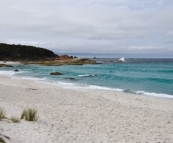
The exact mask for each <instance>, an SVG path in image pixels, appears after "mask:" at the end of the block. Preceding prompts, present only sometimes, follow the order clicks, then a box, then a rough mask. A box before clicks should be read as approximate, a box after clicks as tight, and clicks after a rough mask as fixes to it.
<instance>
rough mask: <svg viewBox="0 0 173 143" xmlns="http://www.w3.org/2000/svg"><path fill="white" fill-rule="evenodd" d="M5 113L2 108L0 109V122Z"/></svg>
mask: <svg viewBox="0 0 173 143" xmlns="http://www.w3.org/2000/svg"><path fill="white" fill-rule="evenodd" d="M5 113H6V112H5V110H4V108H1V107H0V120H1V119H3V118H5Z"/></svg>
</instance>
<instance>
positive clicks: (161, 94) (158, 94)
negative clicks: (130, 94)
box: [135, 91, 173, 99]
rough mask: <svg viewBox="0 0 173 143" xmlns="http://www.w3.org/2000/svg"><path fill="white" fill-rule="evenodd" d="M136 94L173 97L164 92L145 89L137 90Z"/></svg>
mask: <svg viewBox="0 0 173 143" xmlns="http://www.w3.org/2000/svg"><path fill="white" fill-rule="evenodd" d="M135 93H136V94H141V95H147V96H155V97H164V98H172V99H173V95H169V94H163V93H154V92H152V93H151V92H145V91H135Z"/></svg>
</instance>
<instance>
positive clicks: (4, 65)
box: [0, 64, 13, 67]
mask: <svg viewBox="0 0 173 143" xmlns="http://www.w3.org/2000/svg"><path fill="white" fill-rule="evenodd" d="M0 67H13V66H12V65H6V64H0Z"/></svg>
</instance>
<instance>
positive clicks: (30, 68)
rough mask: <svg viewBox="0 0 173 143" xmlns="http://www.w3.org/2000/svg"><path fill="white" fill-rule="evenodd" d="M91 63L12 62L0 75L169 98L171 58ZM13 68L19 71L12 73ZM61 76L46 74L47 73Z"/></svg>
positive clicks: (172, 75)
mask: <svg viewBox="0 0 173 143" xmlns="http://www.w3.org/2000/svg"><path fill="white" fill-rule="evenodd" d="M95 60H96V61H97V63H99V64H95V65H82V66H79V65H78V66H76V65H63V66H40V65H14V67H12V68H10V67H1V68H0V75H7V76H11V77H12V78H14V77H17V78H22V79H29V80H35V81H39V82H47V83H51V84H54V85H58V86H62V87H65V88H85V89H98V90H109V91H113V92H125V93H130V94H136V95H146V96H156V97H165V98H173V59H147V58H144V59H142V58H128V59H126V61H125V62H123V63H116V62H115V61H116V60H117V59H115V58H100V59H95ZM15 69H17V70H19V72H14V70H15ZM56 71H57V72H60V73H62V74H63V75H50V72H56Z"/></svg>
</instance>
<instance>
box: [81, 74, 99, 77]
mask: <svg viewBox="0 0 173 143" xmlns="http://www.w3.org/2000/svg"><path fill="white" fill-rule="evenodd" d="M78 76H80V77H94V76H96V75H94V74H84V75H78Z"/></svg>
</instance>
